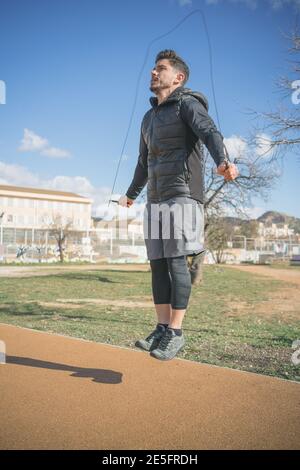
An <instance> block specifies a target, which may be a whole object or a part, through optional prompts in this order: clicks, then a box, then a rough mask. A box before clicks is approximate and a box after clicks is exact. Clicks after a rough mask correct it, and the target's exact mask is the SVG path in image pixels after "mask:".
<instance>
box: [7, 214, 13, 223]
mask: <svg viewBox="0 0 300 470" xmlns="http://www.w3.org/2000/svg"><path fill="white" fill-rule="evenodd" d="M13 221H14V216H13V215H12V214H7V222H9V223H12V222H13Z"/></svg>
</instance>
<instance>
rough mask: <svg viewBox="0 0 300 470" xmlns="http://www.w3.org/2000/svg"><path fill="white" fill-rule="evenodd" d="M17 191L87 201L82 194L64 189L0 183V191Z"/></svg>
mask: <svg viewBox="0 0 300 470" xmlns="http://www.w3.org/2000/svg"><path fill="white" fill-rule="evenodd" d="M1 190H3V191H18V192H22V193H35V194H45V195H49V196H65V197H76V198H80V199H84V200H86V201H89V199H88V198H86V197H84V196H80V195H79V194H76V193H69V192H66V191H56V190H52V189H41V188H29V187H23V186H11V185H4V184H0V191H1Z"/></svg>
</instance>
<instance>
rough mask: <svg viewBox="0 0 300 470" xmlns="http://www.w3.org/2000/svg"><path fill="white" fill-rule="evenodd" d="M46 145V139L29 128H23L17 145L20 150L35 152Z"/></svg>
mask: <svg viewBox="0 0 300 470" xmlns="http://www.w3.org/2000/svg"><path fill="white" fill-rule="evenodd" d="M47 146H48V140H47V139H44V138H43V137H40V136H39V135H37V134H35V133H34V132H33V131H31V130H29V129H24V136H23V139H22V141H21V145H20V147H19V149H18V150H19V151H20V152H36V151H38V150H42V149H43V148H45V147H47Z"/></svg>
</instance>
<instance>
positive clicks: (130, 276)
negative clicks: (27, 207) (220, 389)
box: [0, 266, 300, 380]
mask: <svg viewBox="0 0 300 470" xmlns="http://www.w3.org/2000/svg"><path fill="white" fill-rule="evenodd" d="M290 286H291V285H290V284H288V283H284V282H281V281H277V280H273V279H268V278H266V277H260V276H257V275H254V274H249V273H246V272H242V271H238V270H235V269H230V268H224V267H218V266H205V268H204V282H203V284H202V285H201V286H197V287H193V290H192V295H191V300H190V305H189V308H188V311H187V314H186V317H185V320H184V325H183V326H184V332H185V336H186V340H187V341H186V347H185V349H184V350H183V351H182V352H181V353H180V355H179V357H182V358H185V359H190V360H194V361H199V362H204V363H208V364H215V365H219V366H226V367H232V368H237V369H241V370H247V371H252V372H258V373H262V374H267V375H272V376H277V377H282V378H286V379H293V380H300V370H299V366H298V367H296V366H294V365H293V364H292V363H291V355H292V353H293V350H292V347H291V346H292V342H293V341H294V340H295V339H300V322H299V316H298V318H297V315H296V312H295V318H294V319H289V321H288V322H287V321H286V320H285V319H284V318H282V317H280V316H270V315H266V316H264V315H263V314H261V313H260V314H259V315H258V314H257V313H256V312H255V305H256V304H257V303H258V302H261V301H264V300H268V298H269V295H270V293H272V292H274V291H276V290H278V289H279V288H281V287H290ZM60 299H73V300H74V303H73V304H72V303H68V302H65V303H59V300H60ZM87 299H95V301H97V299H106V300H107V301H108V303H107V304H105V305H103V304H97V303H90V302H89V301H87ZM110 300H114V301H116V300H118V301H120V302H121V303H122V305H121V306H120V305H119V306H116V305H112V304H109V301H110ZM129 300H130V301H137V302H141V301H147V300H151V274H150V273H149V272H141V271H138V270H137V271H131V272H125V271H118V270H109V269H107V270H92V271H91V270H90V271H89V270H88V267H87V270H86V271H80V272H63V271H62V272H61V273H59V274H55V275H54V274H53V275H47V276H33V277H24V278H1V279H0V322H2V323H9V324H13V325H18V326H24V327H27V328H33V329H37V330H42V331H48V332H53V333H59V334H64V335H68V336H75V337H78V338H84V339H89V340H93V341H98V342H105V343H108V344H114V345H118V346H126V347H134V343H135V341H136V339H137V338H140V337H145V336H146V335H147V334H148V333H149V332H150V331H151V330H152V329H153V326H154V325H155V324H156V320H155V314H154V308H153V307H149V308H141V307H134V308H131V307H128V305H126V302H127V301H129ZM232 302H241V303H242V304H243V305H248V306H251V314H249V311H248V310H247V312H248V313H245V312H243V311H242V307H241V311H237V312H236V311H235V313H234V314H232V313H231V307H230V306H231V303H232ZM252 307H253V309H252Z"/></svg>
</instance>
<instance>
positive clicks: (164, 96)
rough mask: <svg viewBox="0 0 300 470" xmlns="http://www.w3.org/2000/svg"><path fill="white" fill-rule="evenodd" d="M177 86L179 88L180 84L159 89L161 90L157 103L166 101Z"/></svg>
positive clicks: (157, 95) (157, 96)
mask: <svg viewBox="0 0 300 470" xmlns="http://www.w3.org/2000/svg"><path fill="white" fill-rule="evenodd" d="M180 86H181V85H180ZM176 88H179V86H178V85H177V86H175V87H171V88H164V89H163V90H159V92H158V93H157V94H156V98H157V104H161V103H162V102H163V101H165V100H166V99H167V98H168V97H169V96H170V95H171V93H173V91H175V90H176Z"/></svg>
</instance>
